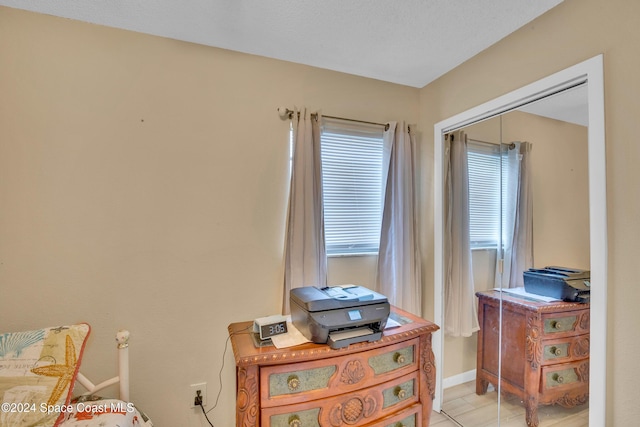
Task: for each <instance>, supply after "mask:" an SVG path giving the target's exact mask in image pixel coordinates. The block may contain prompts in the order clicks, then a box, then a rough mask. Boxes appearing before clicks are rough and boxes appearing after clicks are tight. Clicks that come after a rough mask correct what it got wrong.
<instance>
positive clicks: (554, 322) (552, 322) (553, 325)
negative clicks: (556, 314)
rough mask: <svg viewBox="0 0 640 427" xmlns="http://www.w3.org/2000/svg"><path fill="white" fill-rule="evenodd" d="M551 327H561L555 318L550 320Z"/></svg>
mask: <svg viewBox="0 0 640 427" xmlns="http://www.w3.org/2000/svg"><path fill="white" fill-rule="evenodd" d="M551 327H552V328H553V329H560V328H561V327H562V325H561V324H560V322H558V321H557V320H552V321H551Z"/></svg>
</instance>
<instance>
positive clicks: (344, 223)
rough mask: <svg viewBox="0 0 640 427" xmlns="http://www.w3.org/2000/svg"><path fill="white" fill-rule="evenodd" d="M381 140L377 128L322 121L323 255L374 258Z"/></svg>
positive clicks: (379, 203)
mask: <svg viewBox="0 0 640 427" xmlns="http://www.w3.org/2000/svg"><path fill="white" fill-rule="evenodd" d="M382 135H383V129H382V128H381V127H380V126H375V125H367V124H360V123H352V122H345V121H342V120H334V119H326V118H325V119H323V126H322V133H321V137H320V141H321V156H322V185H323V192H324V222H325V225H324V227H325V241H326V249H327V255H355V254H376V253H378V248H379V245H380V227H381V222H382V146H383V144H382Z"/></svg>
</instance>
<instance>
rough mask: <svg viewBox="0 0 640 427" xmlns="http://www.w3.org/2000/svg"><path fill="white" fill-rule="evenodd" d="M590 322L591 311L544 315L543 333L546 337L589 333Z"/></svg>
mask: <svg viewBox="0 0 640 427" xmlns="http://www.w3.org/2000/svg"><path fill="white" fill-rule="evenodd" d="M589 320H590V319H589V309H585V310H576V311H567V312H560V313H548V314H544V315H543V316H542V333H543V334H544V336H545V337H552V336H553V337H560V336H572V335H576V334H582V333H588V332H589Z"/></svg>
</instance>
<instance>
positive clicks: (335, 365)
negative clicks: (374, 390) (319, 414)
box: [260, 339, 419, 407]
mask: <svg viewBox="0 0 640 427" xmlns="http://www.w3.org/2000/svg"><path fill="white" fill-rule="evenodd" d="M418 343H419V340H418V339H412V340H409V341H404V342H401V343H398V344H394V345H391V346H388V347H385V348H384V349H383V350H379V349H376V350H369V351H365V352H362V353H358V354H350V355H345V356H336V357H330V358H326V359H319V360H315V361H312V362H301V363H292V364H289V365H277V366H266V367H263V368H262V369H260V383H261V384H262V385H263V386H261V396H260V399H261V406H262V407H271V406H278V405H289V404H294V403H298V402H305V401H308V400H314V399H320V398H324V397H327V396H333V395H337V394H342V393H347V392H350V391H354V390H358V389H362V388H365V387H370V386H373V385H376V384H379V383H382V382H384V381H387V380H389V379H391V378H395V377H398V376H401V375H405V374H407V373H409V372H413V371H416V370H417V369H418V362H417V361H418ZM337 353H338V354H339V352H337Z"/></svg>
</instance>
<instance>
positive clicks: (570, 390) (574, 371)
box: [476, 291, 589, 427]
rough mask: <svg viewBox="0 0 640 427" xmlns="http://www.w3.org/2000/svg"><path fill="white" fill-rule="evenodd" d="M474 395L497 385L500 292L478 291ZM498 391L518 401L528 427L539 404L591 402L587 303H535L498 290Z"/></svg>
mask: <svg viewBox="0 0 640 427" xmlns="http://www.w3.org/2000/svg"><path fill="white" fill-rule="evenodd" d="M476 295H477V296H478V298H479V304H478V320H479V322H480V331H479V332H478V366H477V371H476V393H477V394H484V393H486V391H487V387H488V385H489V383H491V384H493V385H494V386H495V387H496V388H497V383H498V345H499V344H498V343H499V341H498V338H499V314H500V300H499V297H500V293H499V292H497V291H487V292H478V293H477V294H476ZM502 325H503V326H502V380H501V385H502V391H503V392H507V393H511V394H514V395H516V396H518V397H520V398H521V399H522V400H523V402H524V404H525V408H526V421H527V425H528V426H530V427H534V426H537V425H538V405H552V404H559V405H562V406H565V407H574V406H577V405H582V404H584V403H587V402H588V400H589V304H580V303H571V302H552V303H544V302H537V301H533V300H530V299H527V298H525V297H518V296H515V295H513V294H509V293H506V292H502Z"/></svg>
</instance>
